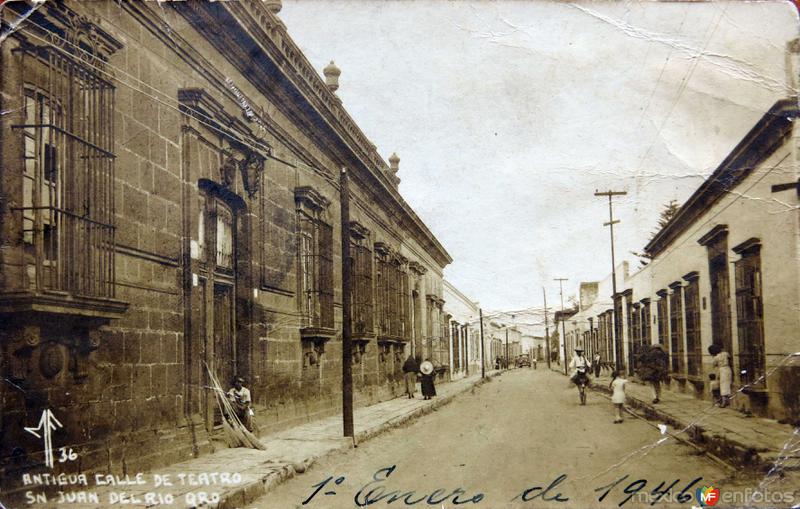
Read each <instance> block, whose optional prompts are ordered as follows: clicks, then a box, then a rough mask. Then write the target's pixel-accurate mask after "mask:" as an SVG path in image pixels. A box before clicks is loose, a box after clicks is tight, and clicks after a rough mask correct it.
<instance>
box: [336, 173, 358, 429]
mask: <svg viewBox="0 0 800 509" xmlns="http://www.w3.org/2000/svg"><path fill="white" fill-rule="evenodd" d="M339 195H340V197H341V207H340V208H341V216H342V429H343V432H344V436H345V437H351V438H353V437H355V432H354V427H353V325H352V314H351V311H350V309H351V306H352V292H351V291H350V288H351V281H350V276H351V274H350V266H351V259H350V191H349V189H348V176H347V170H345V169H344V168H342V172H341V174H340V176H339Z"/></svg>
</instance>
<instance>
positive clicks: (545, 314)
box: [542, 286, 550, 369]
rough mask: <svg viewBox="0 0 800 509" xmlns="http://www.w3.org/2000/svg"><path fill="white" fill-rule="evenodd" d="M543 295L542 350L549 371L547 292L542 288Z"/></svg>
mask: <svg viewBox="0 0 800 509" xmlns="http://www.w3.org/2000/svg"><path fill="white" fill-rule="evenodd" d="M542 295H544V350H545V355H547V369H550V328H549V327H548V326H547V290H545V289H544V286H543V287H542Z"/></svg>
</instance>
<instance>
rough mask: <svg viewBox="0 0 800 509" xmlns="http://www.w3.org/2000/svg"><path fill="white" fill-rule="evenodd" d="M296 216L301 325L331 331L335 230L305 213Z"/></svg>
mask: <svg viewBox="0 0 800 509" xmlns="http://www.w3.org/2000/svg"><path fill="white" fill-rule="evenodd" d="M297 216H298V217H297V219H298V244H299V245H298V253H299V258H300V259H299V269H300V271H299V272H300V274H299V281H300V292H299V295H300V316H301V321H302V324H301V325H302V326H303V327H320V328H327V329H332V328H333V326H334V323H333V228H332V227H331V226H330V225H328V224H326V223H324V222H322V221H321V220H320V219H319V218H317V217H312V216H309V215H308V214H306V213H305V212H304V211H302V210H298V211H297Z"/></svg>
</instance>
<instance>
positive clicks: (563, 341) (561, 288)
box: [553, 277, 567, 375]
mask: <svg viewBox="0 0 800 509" xmlns="http://www.w3.org/2000/svg"><path fill="white" fill-rule="evenodd" d="M553 281H558V289H559V295H561V344H562V345H564V348H563V350H564V374H565V375H566V374H567V330H566V326H565V325H564V281H567V278H564V277H559V278H555V279H554V280H553Z"/></svg>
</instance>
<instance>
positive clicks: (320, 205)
mask: <svg viewBox="0 0 800 509" xmlns="http://www.w3.org/2000/svg"><path fill="white" fill-rule="evenodd" d="M294 201H295V203H297V204H298V205H302V206H305V207H307V208H309V209H310V210H312V211H315V212H319V211H323V210H325V209H327V208H328V206H329V205H330V204H331V202H330V200H328V199H327V198H325V197H324V196H322V195H321V194H320V193H319V192H317V191H316V190H315V189H314V188H312V187H310V186H302V187H296V188H295V190H294Z"/></svg>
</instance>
